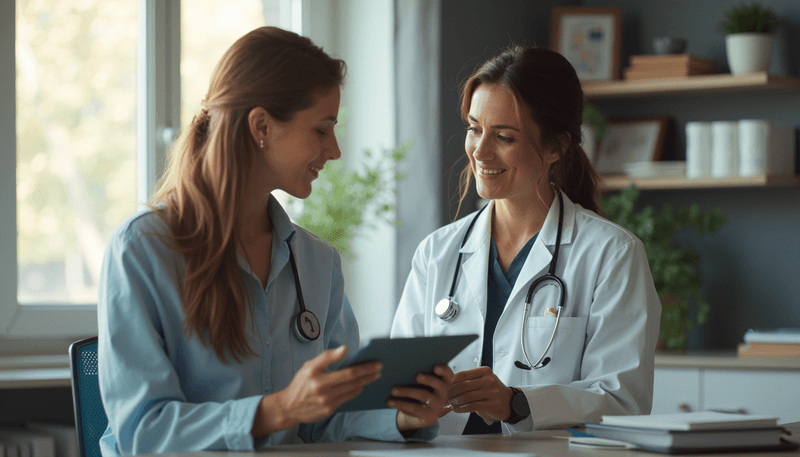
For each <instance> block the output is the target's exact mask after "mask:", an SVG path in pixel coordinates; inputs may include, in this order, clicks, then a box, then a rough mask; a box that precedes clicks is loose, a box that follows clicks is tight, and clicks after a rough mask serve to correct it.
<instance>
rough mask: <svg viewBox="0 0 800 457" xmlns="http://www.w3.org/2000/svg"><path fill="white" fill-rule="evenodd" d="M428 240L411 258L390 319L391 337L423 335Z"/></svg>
mask: <svg viewBox="0 0 800 457" xmlns="http://www.w3.org/2000/svg"><path fill="white" fill-rule="evenodd" d="M428 245H429V240H425V241H423V242H422V243H420V245H419V246H418V247H417V250H416V251H415V252H414V257H413V258H412V260H411V272H409V274H408V278H407V279H406V285H405V288H404V289H403V295H402V296H401V297H400V303H399V304H398V305H397V310H396V312H395V315H394V320H393V321H392V331H391V337H392V338H410V337H414V336H422V335H425V311H426V306H425V303H426V297H427V281H428V273H429V272H428V259H429V256H428V255H427V251H428V249H427V248H426V246H428Z"/></svg>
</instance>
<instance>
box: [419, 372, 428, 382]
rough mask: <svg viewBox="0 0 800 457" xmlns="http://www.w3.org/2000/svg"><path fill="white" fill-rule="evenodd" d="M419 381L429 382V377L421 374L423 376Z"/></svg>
mask: <svg viewBox="0 0 800 457" xmlns="http://www.w3.org/2000/svg"><path fill="white" fill-rule="evenodd" d="M419 380H420V381H427V380H428V377H427V376H425V375H424V374H421V375H419Z"/></svg>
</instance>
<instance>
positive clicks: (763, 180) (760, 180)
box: [602, 175, 800, 191]
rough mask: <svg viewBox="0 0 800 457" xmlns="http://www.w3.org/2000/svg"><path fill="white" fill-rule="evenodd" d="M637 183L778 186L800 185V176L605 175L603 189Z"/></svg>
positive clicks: (665, 186) (681, 186)
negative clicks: (700, 176)
mask: <svg viewBox="0 0 800 457" xmlns="http://www.w3.org/2000/svg"><path fill="white" fill-rule="evenodd" d="M631 184H636V187H637V188H639V189H651V190H655V189H712V188H726V187H773V186H774V187H778V186H800V176H769V175H762V176H752V177H747V178H742V177H740V176H732V177H729V178H697V179H689V178H684V177H668V178H647V179H633V178H630V177H628V176H625V175H613V176H603V184H602V189H603V190H604V191H609V190H621V189H627V188H628V187H630V186H631Z"/></svg>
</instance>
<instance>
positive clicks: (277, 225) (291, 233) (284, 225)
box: [267, 194, 297, 243]
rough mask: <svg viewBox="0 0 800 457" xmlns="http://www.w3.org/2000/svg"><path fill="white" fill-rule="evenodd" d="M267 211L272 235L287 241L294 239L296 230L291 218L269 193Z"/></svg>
mask: <svg viewBox="0 0 800 457" xmlns="http://www.w3.org/2000/svg"><path fill="white" fill-rule="evenodd" d="M267 212H268V213H269V218H270V219H271V220H272V236H273V237H275V238H277V239H279V240H282V241H288V242H289V243H291V242H292V241H294V237H295V235H296V233H297V230H296V229H295V228H294V224H292V220H291V219H289V215H288V214H286V210H284V209H283V206H281V204H280V202H278V199H277V198H275V196H274V195H271V194H270V196H269V199H268V200H267Z"/></svg>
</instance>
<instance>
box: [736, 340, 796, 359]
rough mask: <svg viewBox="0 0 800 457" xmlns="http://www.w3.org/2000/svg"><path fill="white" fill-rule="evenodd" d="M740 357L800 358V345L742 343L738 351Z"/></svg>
mask: <svg viewBox="0 0 800 457" xmlns="http://www.w3.org/2000/svg"><path fill="white" fill-rule="evenodd" d="M736 353H737V354H738V355H739V357H775V358H786V359H789V358H797V357H800V343H741V344H739V347H738V348H737V349H736Z"/></svg>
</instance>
